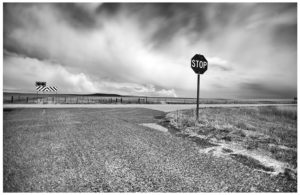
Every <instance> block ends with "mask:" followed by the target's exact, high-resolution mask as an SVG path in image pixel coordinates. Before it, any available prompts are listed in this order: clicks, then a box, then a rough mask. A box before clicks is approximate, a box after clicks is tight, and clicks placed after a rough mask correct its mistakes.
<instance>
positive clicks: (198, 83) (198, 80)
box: [196, 74, 200, 121]
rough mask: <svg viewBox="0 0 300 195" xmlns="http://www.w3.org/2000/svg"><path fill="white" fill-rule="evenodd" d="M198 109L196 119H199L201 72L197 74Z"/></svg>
mask: <svg viewBox="0 0 300 195" xmlns="http://www.w3.org/2000/svg"><path fill="white" fill-rule="evenodd" d="M197 78H198V79H197V110H196V117H197V118H196V120H197V121H198V119H199V88H200V86H199V85H200V74H198V76H197Z"/></svg>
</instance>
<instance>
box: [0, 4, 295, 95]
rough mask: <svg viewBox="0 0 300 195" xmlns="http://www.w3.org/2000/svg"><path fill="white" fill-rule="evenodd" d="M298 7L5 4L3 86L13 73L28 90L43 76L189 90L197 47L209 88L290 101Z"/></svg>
mask: <svg viewBox="0 0 300 195" xmlns="http://www.w3.org/2000/svg"><path fill="white" fill-rule="evenodd" d="M296 11H297V4H296V3H288V4H285V3H275V4H273V3H271V4H270V3H266V4H260V3H258V4H256V3H242V4H239V3H103V4H94V3H92V4H91V3H78V4H77V3H76V4H74V3H46V4H44V3H42V4H36V3H31V4H22V3H20V4H18V3H5V4H4V22H3V26H4V27H3V28H4V39H3V41H4V42H3V44H4V45H3V48H4V51H5V52H4V75H5V76H4V77H5V79H4V81H5V82H4V85H5V86H8V83H9V87H11V88H13V86H14V85H17V84H15V81H14V80H16V79H14V78H13V77H16V76H17V77H18V79H19V80H18V82H19V83H20V82H22V79H23V80H24V82H22V83H27V85H26V86H27V87H28V86H29V84H30V83H31V82H33V81H31V80H30V78H32V79H34V77H32V75H33V74H34V75H36V77H38V78H41V79H43V77H39V75H40V74H44V77H45V78H47V79H48V80H51V81H53V82H55V81H57V82H58V81H59V82H61V83H63V84H62V85H63V86H64V87H65V89H66V90H67V89H68V87H67V86H69V89H72V90H74V91H76V89H78V90H79V91H83V92H84V91H85V90H90V91H91V90H92V91H101V90H107V91H108V92H111V91H113V90H114V92H115V93H118V92H120V91H121V92H125V93H129V94H130V93H132V94H135V93H138V94H154V95H155V94H156V95H157V94H159V95H171V96H175V95H176V93H179V94H181V95H182V96H185V95H184V94H183V91H185V92H187V94H192V91H193V90H194V88H195V87H194V82H195V79H194V76H195V75H194V73H193V72H192V70H191V69H190V64H189V61H190V58H191V57H192V56H193V55H194V54H195V53H199V52H200V53H202V54H204V55H205V57H206V58H207V60H208V61H209V67H208V71H207V72H206V74H205V75H204V76H203V77H202V78H203V83H205V85H203V86H202V87H203V90H204V91H205V92H207V94H212V95H213V96H214V97H217V96H222V97H223V96H224V93H225V91H226V94H232V96H235V95H236V94H238V92H239V91H240V92H242V93H244V94H247V95H249V96H251V97H252V95H253V96H260V95H264V96H265V95H266V94H269V95H270V96H272V97H278V96H283V95H284V94H286V96H287V97H289V96H290V94H291V91H292V90H294V92H296V89H297V83H296V80H297V74H296V70H297V66H296V63H297V54H296V49H297V36H296V33H297V12H296ZM8 54H9V55H8ZM11 54H14V55H11ZM283 65H284V67H285V71H281V68H282V66H283ZM32 72H34V73H32ZM26 75H27V76H26ZM28 75H31V76H28ZM58 75H60V77H61V78H58ZM278 75H280V77H279V78H278ZM69 78H70V79H69ZM25 80H26V82H25ZM258 80H259V81H260V84H259V85H258V84H256V82H251V81H258ZM245 81H249V82H246V83H245ZM241 82H244V84H240V83H241ZM77 85H78V86H79V87H78V88H77V87H76V86H77ZM216 86H218V89H216ZM220 89H223V90H222V91H221V90H220ZM286 89H288V90H286ZM180 91H182V93H180ZM247 91H248V92H251V93H247ZM204 95H205V93H204Z"/></svg>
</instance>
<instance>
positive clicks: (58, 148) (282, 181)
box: [3, 107, 297, 192]
mask: <svg viewBox="0 0 300 195" xmlns="http://www.w3.org/2000/svg"><path fill="white" fill-rule="evenodd" d="M165 114H166V113H165V112H161V111H156V110H150V109H144V108H101V109H99V108H98V109H91V108H71V109H56V108H51V109H50V108H18V109H16V108H5V107H4V114H3V117H4V118H3V143H4V144H3V145H4V148H3V187H4V192H124V191H127V192H145V191H147V192H278V191H281V192H285V191H289V192H293V191H296V190H297V189H296V185H297V181H294V180H290V179H289V178H287V177H285V176H284V175H270V174H269V173H266V172H263V171H260V170H257V169H255V168H253V167H249V166H246V165H245V164H243V163H241V162H239V161H237V160H235V159H233V158H223V157H221V156H214V155H211V154H210V153H203V152H200V151H201V150H202V149H205V148H210V147H213V146H215V145H213V144H211V143H209V142H207V141H205V140H199V139H198V140H197V139H185V138H184V137H181V136H177V135H175V134H174V133H170V132H162V131H157V130H153V129H152V128H149V127H145V126H142V125H140V124H141V123H159V122H160V121H161V120H163V119H164V116H165Z"/></svg>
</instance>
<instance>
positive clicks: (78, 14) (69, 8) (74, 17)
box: [53, 3, 96, 30]
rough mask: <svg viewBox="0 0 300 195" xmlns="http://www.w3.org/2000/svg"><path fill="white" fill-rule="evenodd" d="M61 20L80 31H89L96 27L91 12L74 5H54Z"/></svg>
mask: <svg viewBox="0 0 300 195" xmlns="http://www.w3.org/2000/svg"><path fill="white" fill-rule="evenodd" d="M53 6H55V7H56V8H57V9H58V10H59V12H60V14H62V18H63V19H64V20H67V21H68V22H69V23H70V24H71V25H72V26H74V27H75V28H78V29H82V30H89V29H91V28H93V27H95V25H96V18H95V15H94V13H93V12H90V11H89V10H86V9H84V8H83V7H81V6H79V5H78V4H76V3H58V4H54V5H53Z"/></svg>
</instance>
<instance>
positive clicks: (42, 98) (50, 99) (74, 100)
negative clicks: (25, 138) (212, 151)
mask: <svg viewBox="0 0 300 195" xmlns="http://www.w3.org/2000/svg"><path fill="white" fill-rule="evenodd" d="M3 103H4V104H195V103H196V98H167V97H130V96H120V97H99V96H60V95H48V96H47V95H39V96H36V95H27V94H25V95H7V94H4V95H3ZM200 103H201V104H251V103H283V104H284V103H287V104H291V103H292V104H295V103H297V100H295V99H294V100H293V99H290V100H282V101H280V100H259V101H255V100H249V101H245V100H230V99H200Z"/></svg>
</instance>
